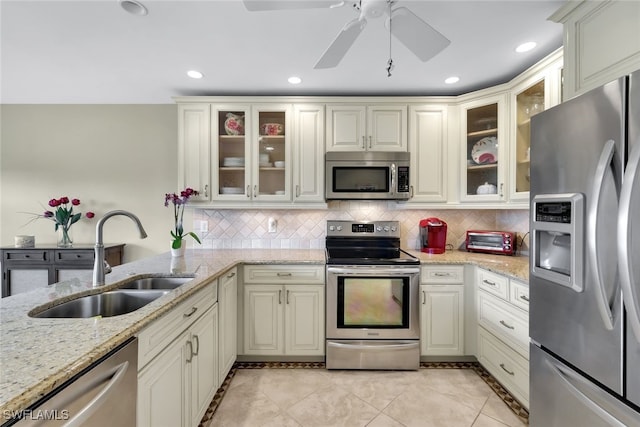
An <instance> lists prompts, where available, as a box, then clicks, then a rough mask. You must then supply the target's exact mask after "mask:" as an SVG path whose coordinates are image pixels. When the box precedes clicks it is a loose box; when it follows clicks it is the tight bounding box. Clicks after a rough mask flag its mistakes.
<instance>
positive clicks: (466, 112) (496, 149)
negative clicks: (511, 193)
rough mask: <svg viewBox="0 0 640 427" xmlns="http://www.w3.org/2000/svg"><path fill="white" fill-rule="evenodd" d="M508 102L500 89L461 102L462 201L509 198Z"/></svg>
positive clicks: (500, 200)
mask: <svg viewBox="0 0 640 427" xmlns="http://www.w3.org/2000/svg"><path fill="white" fill-rule="evenodd" d="M506 104H507V97H506V94H504V93H500V94H497V95H487V96H484V97H480V98H478V99H475V100H473V101H469V102H467V103H464V104H462V105H461V106H460V123H461V129H462V147H461V148H462V153H461V158H462V163H461V168H460V169H461V172H462V173H461V178H460V200H461V201H463V202H485V203H486V202H503V201H504V200H506V192H505V191H506V190H505V184H506V166H505V165H506V158H507V150H508V140H507V134H508V132H506V123H507V109H506Z"/></svg>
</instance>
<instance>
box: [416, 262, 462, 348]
mask: <svg viewBox="0 0 640 427" xmlns="http://www.w3.org/2000/svg"><path fill="white" fill-rule="evenodd" d="M420 282H421V285H420V303H421V304H420V355H422V356H460V355H463V354H464V266H424V267H422V271H421V280H420Z"/></svg>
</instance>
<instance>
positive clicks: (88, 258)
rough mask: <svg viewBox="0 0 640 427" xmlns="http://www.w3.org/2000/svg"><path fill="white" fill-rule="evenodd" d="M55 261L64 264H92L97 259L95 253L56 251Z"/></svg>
mask: <svg viewBox="0 0 640 427" xmlns="http://www.w3.org/2000/svg"><path fill="white" fill-rule="evenodd" d="M54 256H55V260H56V261H62V262H65V261H66V262H82V261H84V262H88V263H92V262H93V259H94V257H95V253H94V251H74V250H65V251H55V255H54Z"/></svg>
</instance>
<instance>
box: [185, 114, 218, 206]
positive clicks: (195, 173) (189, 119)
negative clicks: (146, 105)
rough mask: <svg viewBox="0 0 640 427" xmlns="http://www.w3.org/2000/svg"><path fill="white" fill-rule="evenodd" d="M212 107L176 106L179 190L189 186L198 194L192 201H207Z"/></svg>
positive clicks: (208, 196) (209, 194)
mask: <svg viewBox="0 0 640 427" xmlns="http://www.w3.org/2000/svg"><path fill="white" fill-rule="evenodd" d="M210 132H211V107H210V106H209V105H208V104H179V105H178V188H180V189H184V188H186V187H191V188H193V189H194V190H196V191H198V192H199V193H200V194H199V195H198V196H194V197H193V199H192V200H193V201H199V202H203V201H209V200H210V198H211V192H210V189H211V185H210V158H209V153H210V146H211V133H210Z"/></svg>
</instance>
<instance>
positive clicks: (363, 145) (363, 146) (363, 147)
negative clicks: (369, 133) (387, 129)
mask: <svg viewBox="0 0 640 427" xmlns="http://www.w3.org/2000/svg"><path fill="white" fill-rule="evenodd" d="M364 138H365V137H364V135H362V149H363V150H364V149H365V142H364V141H365V139H364Z"/></svg>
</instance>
